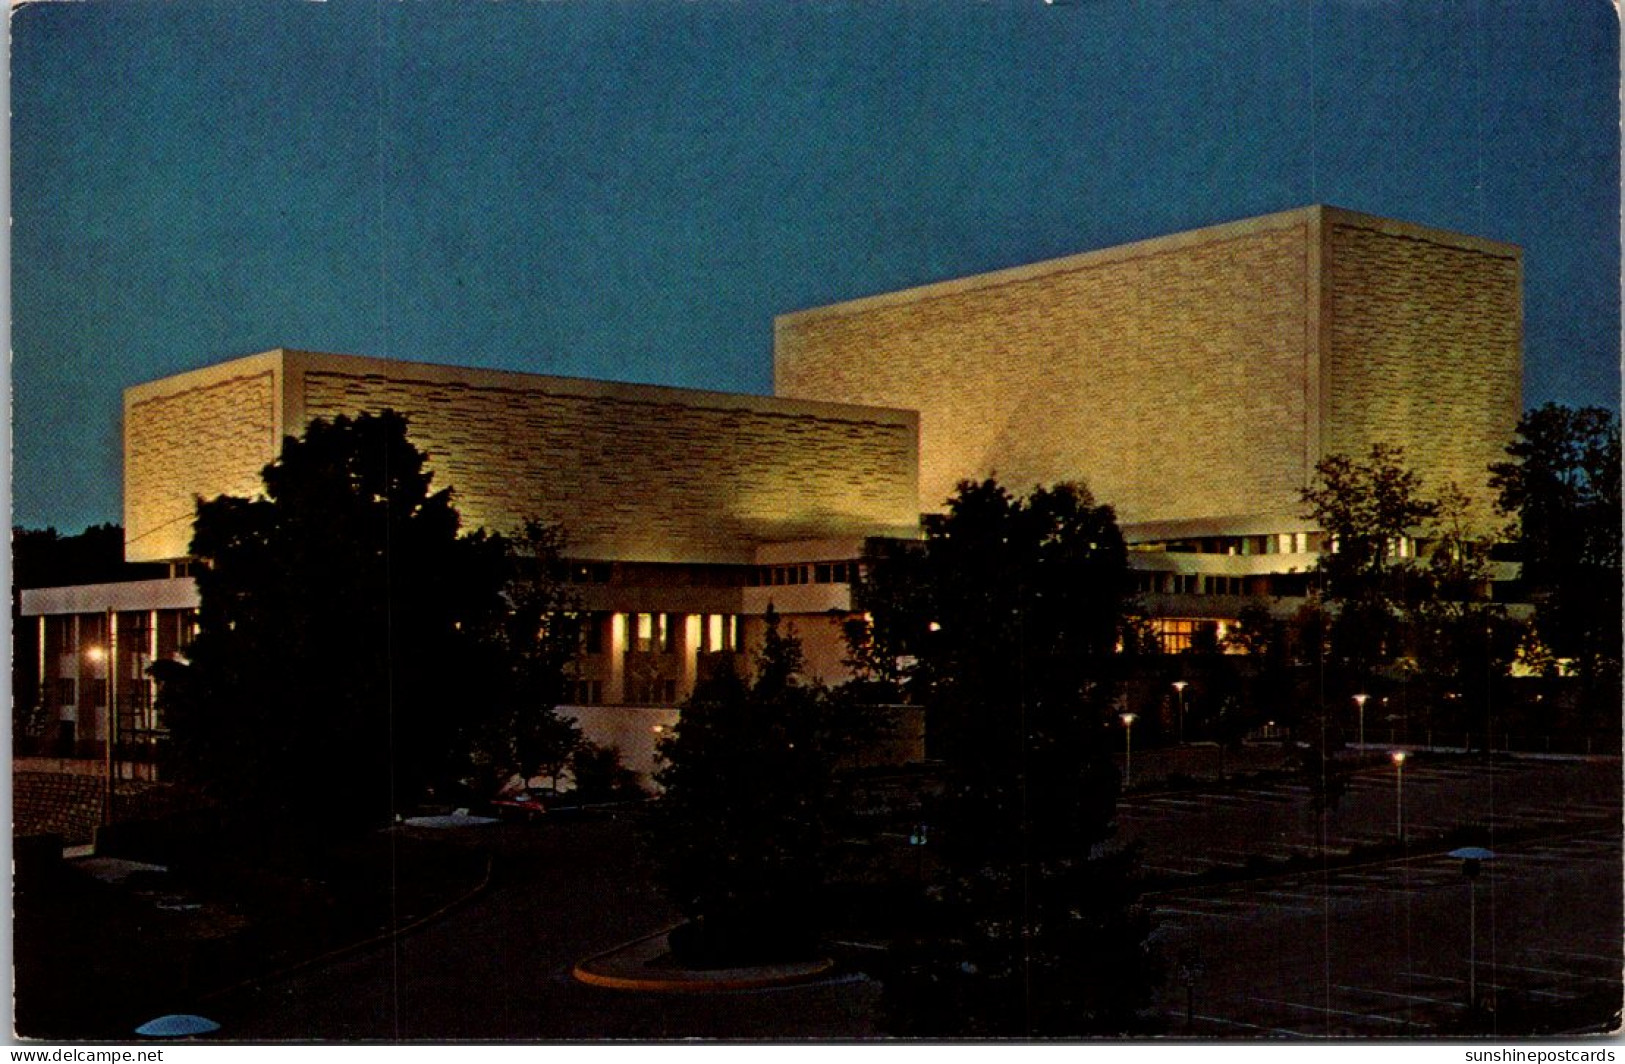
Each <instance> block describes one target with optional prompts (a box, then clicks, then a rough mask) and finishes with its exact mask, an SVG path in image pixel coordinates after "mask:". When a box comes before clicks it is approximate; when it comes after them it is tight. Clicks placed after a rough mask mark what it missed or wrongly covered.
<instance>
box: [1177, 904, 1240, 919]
mask: <svg viewBox="0 0 1625 1064" xmlns="http://www.w3.org/2000/svg"><path fill="white" fill-rule="evenodd" d="M1163 913H1172V914H1174V915H1175V916H1200V917H1202V918H1203V919H1205V920H1234V919H1235V918H1236V917H1237V916H1239V915H1240V914H1239V913H1234V912H1229V913H1215V912H1207V911H1204V910H1202V909H1181V908H1180V907H1179V906H1177V905H1159V906H1157V914H1158V915H1159V916H1160V915H1162V914H1163Z"/></svg>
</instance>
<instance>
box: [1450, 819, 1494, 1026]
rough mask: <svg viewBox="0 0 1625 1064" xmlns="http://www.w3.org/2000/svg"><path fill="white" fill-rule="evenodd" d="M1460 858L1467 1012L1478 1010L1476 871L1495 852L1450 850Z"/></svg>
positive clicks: (1477, 871)
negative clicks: (1464, 883)
mask: <svg viewBox="0 0 1625 1064" xmlns="http://www.w3.org/2000/svg"><path fill="white" fill-rule="evenodd" d="M1450 856H1451V857H1459V858H1461V874H1462V875H1463V876H1464V877H1466V879H1467V929H1468V930H1467V1014H1468V1015H1469V1016H1471V1015H1473V1014H1475V1013H1476V1012H1477V1011H1478V873H1479V871H1480V869H1482V867H1483V865H1484V862H1485V861H1488V860H1490V859H1491V858H1493V857H1494V856H1495V854H1494V853H1493V852H1491V851H1489V850H1486V849H1484V848H1483V847H1482V846H1463V847H1462V848H1461V849H1459V850H1451V851H1450Z"/></svg>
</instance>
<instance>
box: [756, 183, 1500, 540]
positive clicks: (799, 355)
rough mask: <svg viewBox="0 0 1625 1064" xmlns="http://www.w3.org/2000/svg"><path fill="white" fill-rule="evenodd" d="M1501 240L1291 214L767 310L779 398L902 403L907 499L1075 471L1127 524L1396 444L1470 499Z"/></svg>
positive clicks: (1293, 498) (1496, 333) (1291, 489)
mask: <svg viewBox="0 0 1625 1064" xmlns="http://www.w3.org/2000/svg"><path fill="white" fill-rule="evenodd" d="M1521 285H1522V280H1521V261H1520V253H1519V251H1518V249H1517V248H1516V247H1513V246H1511V245H1507V244H1501V243H1496V242H1492V241H1488V240H1481V239H1478V238H1475V237H1470V236H1464V235H1461V234H1453V233H1447V232H1442V231H1439V230H1434V229H1428V228H1425V227H1421V226H1416V225H1411V224H1408V223H1404V222H1395V221H1390V220H1387V219H1381V218H1375V217H1371V216H1368V215H1361V214H1356V213H1354V212H1350V211H1344V210H1340V209H1338V208H1332V207H1320V206H1316V207H1308V208H1303V209H1300V210H1295V211H1289V212H1285V213H1283V214H1277V215H1269V216H1266V217H1263V218H1255V219H1249V220H1247V221H1243V222H1236V223H1231V224H1228V225H1222V226H1216V227H1213V228H1211V229H1204V230H1198V231H1196V232H1192V233H1182V234H1176V235H1174V236H1169V237H1162V238H1159V239H1156V240H1149V241H1145V242H1142V243H1138V244H1131V245H1127V246H1125V247H1121V248H1110V249H1106V250H1104V251H1098V252H1090V253H1087V254H1084V255H1078V256H1074V257H1071V258H1067V259H1059V260H1055V261H1053V262H1046V263H1038V264H1036V265H1033V266H1026V267H1020V268H1017V269H1013V270H1004V271H1000V272H998V273H992V274H985V275H982V276H978V277H970V278H964V279H961V280H957V281H950V282H945V283H942V284H936V285H930V286H927V287H925V288H919V289H913V290H910V291H906V292H897V293H891V294H888V295H881V296H875V297H872V298H868V299H860V300H856V301H853V302H850V303H844V304H839V305H836V306H832V307H825V308H820V309H816V310H810V311H804V312H800V313H796V314H790V315H786V316H784V317H781V318H780V319H779V320H778V323H777V329H776V338H775V339H776V346H775V363H774V367H775V383H776V390H777V392H778V394H780V395H785V396H796V397H806V398H813V397H817V398H824V399H834V400H839V401H842V402H851V403H881V404H885V405H888V406H900V407H905V408H913V409H917V410H919V411H920V451H921V474H920V498H921V501H922V503H923V504H924V505H925V506H927V507H928V508H930V507H934V506H938V505H940V502H941V500H942V499H943V498H944V497H946V495H947V494H948V493H949V492H951V490H952V489H953V487H954V485H955V483H956V482H957V481H959V480H960V479H963V478H967V477H983V476H988V475H997V476H998V477H999V479H1000V480H1001V481H1002V482H1003V483H1005V484H1006V485H1007V486H1009V487H1011V488H1013V489H1016V490H1026V489H1028V488H1030V487H1031V486H1032V485H1033V484H1035V483H1041V482H1053V481H1057V480H1064V479H1073V478H1081V479H1083V480H1085V481H1086V482H1087V483H1088V484H1089V485H1090V487H1091V488H1092V489H1093V490H1094V492H1095V495H1096V496H1097V498H1099V499H1100V500H1101V501H1103V502H1108V503H1111V504H1113V505H1114V506H1116V507H1117V509H1118V513H1119V516H1120V517H1121V519H1122V520H1124V521H1125V522H1149V521H1165V520H1182V519H1190V518H1208V519H1222V518H1236V517H1241V516H1242V515H1246V516H1248V517H1268V518H1271V519H1280V520H1289V519H1295V518H1297V517H1299V516H1300V515H1301V512H1302V504H1301V502H1300V501H1299V496H1298V492H1299V489H1300V488H1301V487H1302V486H1304V485H1305V484H1307V483H1308V482H1309V480H1310V478H1311V477H1312V474H1313V469H1314V464H1315V462H1316V461H1318V460H1319V458H1320V457H1321V456H1323V455H1325V454H1330V453H1334V452H1345V453H1356V454H1358V453H1364V452H1366V451H1367V450H1369V448H1370V446H1371V444H1372V443H1373V442H1379V441H1381V442H1391V443H1394V444H1397V445H1399V446H1402V447H1404V448H1405V449H1406V451H1407V457H1408V459H1409V461H1410V462H1411V464H1413V465H1414V466H1415V467H1416V468H1417V469H1418V470H1419V471H1420V472H1421V473H1422V474H1423V476H1424V478H1425V479H1426V481H1427V482H1428V483H1429V484H1430V485H1433V486H1439V485H1440V484H1442V483H1443V482H1444V481H1445V480H1455V481H1457V482H1458V483H1459V484H1461V485H1462V486H1463V487H1464V488H1465V489H1466V490H1467V491H1468V492H1469V493H1471V494H1474V495H1476V496H1477V497H1478V499H1479V501H1480V507H1479V513H1478V516H1479V517H1480V518H1485V515H1486V514H1487V510H1486V508H1485V505H1484V504H1485V503H1486V502H1487V495H1486V492H1485V489H1484V487H1483V484H1484V469H1485V467H1486V466H1487V465H1488V463H1489V462H1492V461H1495V460H1497V459H1498V458H1499V457H1500V456H1501V453H1502V448H1503V447H1504V445H1505V443H1506V441H1507V439H1508V438H1509V437H1510V434H1511V431H1512V428H1513V426H1514V425H1515V423H1516V420H1517V417H1518V413H1519V408H1520V403H1521V389H1522V302H1521V301H1522V295H1521V291H1522V288H1521Z"/></svg>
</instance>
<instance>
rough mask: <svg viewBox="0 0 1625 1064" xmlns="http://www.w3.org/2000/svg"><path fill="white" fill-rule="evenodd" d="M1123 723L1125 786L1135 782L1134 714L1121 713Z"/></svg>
mask: <svg viewBox="0 0 1625 1064" xmlns="http://www.w3.org/2000/svg"><path fill="white" fill-rule="evenodd" d="M1117 719H1118V720H1121V721H1122V722H1123V786H1124V787H1127V786H1128V785H1129V784H1131V783H1133V782H1134V714H1132V713H1119V714H1118V715H1117Z"/></svg>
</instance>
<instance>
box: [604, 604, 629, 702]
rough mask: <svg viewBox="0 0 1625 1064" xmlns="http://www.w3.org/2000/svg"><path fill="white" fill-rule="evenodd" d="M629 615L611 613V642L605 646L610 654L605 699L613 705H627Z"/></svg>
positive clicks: (605, 683)
mask: <svg viewBox="0 0 1625 1064" xmlns="http://www.w3.org/2000/svg"><path fill="white" fill-rule="evenodd" d="M627 621H628V618H627V615H626V614H624V613H612V614H610V615H609V644H608V645H607V646H606V647H605V648H604V649H605V651H606V652H607V653H608V654H609V676H608V678H607V679H606V680H605V682H604V701H605V702H608V703H610V704H611V705H626V704H627V702H628V699H627V697H626V696H627V690H626V639H627V631H626V625H627Z"/></svg>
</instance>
